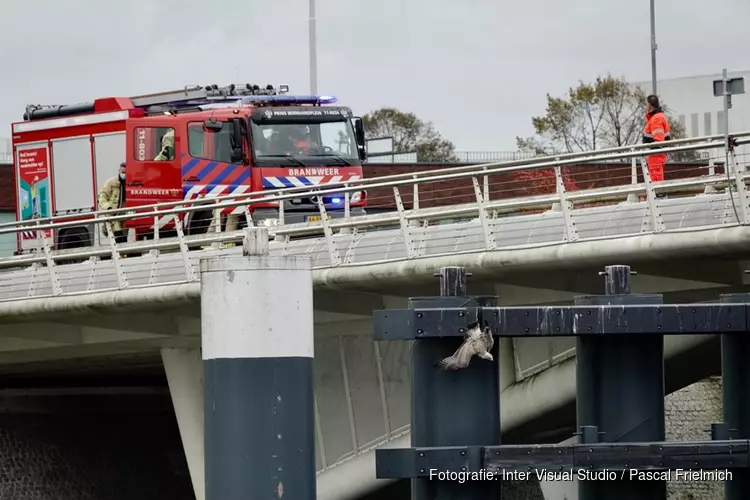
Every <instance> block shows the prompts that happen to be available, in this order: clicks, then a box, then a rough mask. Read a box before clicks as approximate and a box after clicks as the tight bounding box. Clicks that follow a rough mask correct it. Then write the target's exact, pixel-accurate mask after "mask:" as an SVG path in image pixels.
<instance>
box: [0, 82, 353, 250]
mask: <svg viewBox="0 0 750 500" xmlns="http://www.w3.org/2000/svg"><path fill="white" fill-rule="evenodd" d="M336 102H337V99H336V97H333V96H324V95H290V94H289V87H288V86H286V85H281V86H279V88H278V90H277V89H275V88H274V87H273V86H272V85H266V86H265V87H264V88H261V87H260V86H258V85H252V84H242V85H235V84H232V85H229V86H225V87H219V86H218V85H209V86H205V87H201V86H194V87H185V88H184V89H179V90H174V91H169V92H160V93H155V94H148V95H140V96H134V97H125V98H124V97H106V98H100V99H96V100H94V101H93V102H89V103H82V104H73V105H62V106H58V105H30V106H27V107H26V113H25V114H24V116H23V121H22V122H17V123H13V124H12V137H13V138H12V142H13V155H14V160H15V161H14V163H15V173H16V195H17V198H16V199H17V200H18V207H17V210H18V213H17V220H19V221H26V220H30V219H45V218H47V217H53V216H57V215H68V216H69V217H71V218H70V219H68V220H76V218H77V216H78V214H80V218H77V220H80V221H81V224H80V225H71V226H68V227H65V228H60V229H58V230H56V231H54V233H53V232H52V231H49V232H47V233H46V235H45V237H46V238H52V241H53V244H54V246H55V247H56V248H60V249H62V248H75V247H82V246H90V245H93V244H97V242H98V241H99V237H100V234H99V233H101V232H102V231H101V230H96V229H95V228H94V227H93V224H91V217H90V216H88V217H86V214H88V213H91V212H93V211H97V210H98V201H97V200H98V193H99V191H100V190H101V188H102V186H103V185H104V184H105V182H107V180H109V179H111V178H112V177H115V176H117V175H118V171H119V169H120V165H121V163H123V162H125V164H126V169H125V170H126V180H125V181H124V184H125V186H124V194H125V202H124V207H125V208H130V207H132V208H137V207H143V206H147V205H152V204H155V203H163V202H179V201H186V202H189V201H191V200H195V199H199V198H206V197H217V196H226V195H237V194H246V193H247V194H252V193H262V192H263V191H264V190H272V189H281V188H288V187H310V188H311V189H313V188H315V186H319V185H322V184H327V183H338V182H346V181H356V180H358V179H361V177H362V162H363V161H364V160H365V158H366V149H365V134H364V128H363V125H362V120H361V119H360V118H359V117H355V116H353V114H352V111H351V109H349V108H347V107H343V106H334V105H333V104H335V103H336ZM366 201H367V195H366V193H365V192H355V193H353V194H351V195H350V197H349V207H350V213H351V215H358V214H361V213H364V207H365V206H366ZM322 202H323V203H324V205H325V208H326V213H327V214H328V217H332V218H337V217H342V216H343V214H344V207H345V201H344V197H343V195H330V196H329V195H326V196H325V197H324V198H323V200H322ZM279 203H284V205H283V207H279ZM318 203H319V200H318V199H317V198H315V197H305V196H300V197H299V198H294V199H290V200H286V201H283V202H275V203H265V204H256V205H252V206H251V207H250V210H251V217H252V220H253V222H254V223H265V224H266V225H270V224H272V223H274V222H275V221H276V220H277V218H278V213H279V210H280V208H281V209H283V213H284V221H285V222H286V223H299V222H306V221H319V220H320V217H321V215H320V210H319V206H318ZM244 211H245V208H244V207H236V208H235V207H230V208H227V209H225V210H223V211H222V213H221V215H220V218H221V224H223V225H226V222H227V218H228V217H231V219H232V220H233V221H236V222H237V225H238V227H242V225H243V224H245V217H244V216H243V214H244ZM215 215H216V214H214V213H213V212H212V211H211V210H210V209H209V210H204V211H196V212H191V213H188V214H183V216H182V227H183V229H185V232H186V234H200V233H205V232H206V231H207V230H208V228H209V226H210V223H211V221H212V220H216V219H214V217H215ZM125 227H126V229H128V230H129V229H134V231H133V232H134V233H135V236H136V238H137V239H148V238H153V237H154V234H155V233H157V232H158V234H159V237H162V238H163V237H168V236H170V233H173V232H174V229H175V226H174V219H173V217H172V216H171V215H165V216H162V217H158V218H154V217H151V216H150V217H143V218H137V217H136V218H135V219H133V220H128V221H126V223H125ZM39 234H40V232H38V231H33V230H28V231H24V232H22V233H20V234H19V253H23V252H26V251H29V250H32V249H35V248H38V246H39V245H38V242H37V241H35V240H37V238H38V235H39Z"/></svg>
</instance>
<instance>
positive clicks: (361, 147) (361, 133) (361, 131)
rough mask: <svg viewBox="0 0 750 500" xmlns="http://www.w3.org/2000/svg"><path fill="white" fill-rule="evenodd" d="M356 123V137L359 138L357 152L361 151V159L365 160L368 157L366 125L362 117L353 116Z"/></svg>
mask: <svg viewBox="0 0 750 500" xmlns="http://www.w3.org/2000/svg"><path fill="white" fill-rule="evenodd" d="M352 122H353V123H354V137H355V139H356V140H357V152H358V153H359V159H360V160H362V161H365V160H366V159H367V146H366V145H365V144H366V143H365V126H364V124H363V123H362V118H360V117H358V116H357V117H354V118H352Z"/></svg>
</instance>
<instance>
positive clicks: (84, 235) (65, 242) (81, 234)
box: [57, 227, 91, 250]
mask: <svg viewBox="0 0 750 500" xmlns="http://www.w3.org/2000/svg"><path fill="white" fill-rule="evenodd" d="M89 246H91V235H90V234H89V231H88V229H86V228H85V227H73V228H70V229H62V230H60V232H59V233H58V235H57V249H58V250H65V249H67V248H80V247H89Z"/></svg>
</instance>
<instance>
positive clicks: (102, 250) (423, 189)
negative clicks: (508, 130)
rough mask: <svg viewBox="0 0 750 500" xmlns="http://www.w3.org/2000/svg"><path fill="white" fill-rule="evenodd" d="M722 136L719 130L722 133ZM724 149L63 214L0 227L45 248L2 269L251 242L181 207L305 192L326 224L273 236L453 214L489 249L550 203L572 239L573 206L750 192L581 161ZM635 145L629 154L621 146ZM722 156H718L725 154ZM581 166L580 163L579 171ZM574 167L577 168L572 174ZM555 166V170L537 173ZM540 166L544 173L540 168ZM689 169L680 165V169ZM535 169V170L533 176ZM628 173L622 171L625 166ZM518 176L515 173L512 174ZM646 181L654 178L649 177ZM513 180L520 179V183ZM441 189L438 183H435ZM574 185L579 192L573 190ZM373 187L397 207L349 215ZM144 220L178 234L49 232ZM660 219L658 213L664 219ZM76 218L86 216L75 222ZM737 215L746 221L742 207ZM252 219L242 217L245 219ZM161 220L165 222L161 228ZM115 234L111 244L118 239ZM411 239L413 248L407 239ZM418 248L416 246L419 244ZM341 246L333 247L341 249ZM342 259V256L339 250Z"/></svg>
mask: <svg viewBox="0 0 750 500" xmlns="http://www.w3.org/2000/svg"><path fill="white" fill-rule="evenodd" d="M738 136H739V137H740V138H739V139H737V143H738V144H745V143H750V132H748V133H744V134H738ZM716 137H719V136H716ZM722 146H723V142H722V141H720V140H716V139H714V137H713V136H712V137H708V138H699V139H686V140H682V141H674V145H670V146H669V147H666V146H664V145H663V143H662V144H660V145H658V146H657V147H650V148H647V147H642V146H634V147H630V148H617V151H616V152H614V153H606V152H605V153H600V152H594V153H588V154H572V155H561V156H560V157H559V158H556V159H547V158H543V159H542V160H541V161H536V162H533V163H529V162H526V161H524V162H510V164H502V163H501V164H487V165H476V166H462V167H456V168H450V169H446V170H440V171H427V172H417V173H411V174H401V175H394V176H388V177H381V178H375V179H364V180H362V181H357V182H352V183H339V184H335V185H325V186H323V187H321V188H319V189H314V190H310V189H302V188H290V189H282V190H274V191H270V192H263V193H258V194H253V195H249V196H248V195H247V194H245V195H233V196H225V197H220V198H214V199H203V200H197V201H191V202H189V203H185V202H173V203H163V204H158V205H152V206H147V207H139V208H138V209H136V210H133V209H130V210H128V209H120V210H112V211H107V212H96V213H91V214H85V215H81V214H70V215H65V216H57V217H53V218H48V219H36V220H31V221H23V222H15V223H6V224H0V235H4V234H5V235H7V234H11V233H18V232H24V233H25V234H26V235H27V236H28V235H29V233H33V235H36V236H37V238H36V239H37V240H38V241H39V243H40V244H39V246H38V247H37V248H36V250H37V252H36V253H32V254H27V255H20V256H14V257H12V258H5V259H0V268H1V267H9V266H18V265H30V264H33V263H44V264H47V265H48V264H49V261H55V260H58V259H60V260H65V261H71V260H80V259H86V258H89V257H92V256H99V257H103V256H108V255H110V254H113V253H119V252H120V251H122V252H126V253H128V252H130V253H132V252H133V251H141V252H142V251H149V250H160V251H163V250H169V249H180V250H182V247H183V246H184V247H185V248H184V251H187V247H188V246H191V245H194V244H198V245H205V244H219V243H226V242H235V243H236V242H238V241H239V240H240V239H241V234H242V233H241V232H240V231H229V232H221V231H220V227H219V226H218V225H217V226H216V227H215V228H214V231H212V232H210V233H207V234H203V235H192V236H188V235H185V234H184V231H183V230H182V221H180V220H179V216H180V215H181V214H189V213H192V212H195V211H196V210H207V209H208V210H213V211H216V210H220V209H223V208H230V207H233V208H236V207H241V208H242V210H243V213H244V219H245V220H244V223H245V224H248V225H253V224H254V221H253V218H252V210H251V207H252V205H253V204H256V203H268V202H279V201H281V200H289V199H293V198H295V197H300V196H301V195H302V194H305V195H308V196H317V197H318V201H319V203H318V208H319V211H320V221H319V222H314V223H311V222H307V223H301V224H284V213H283V210H282V211H281V212H280V213H279V217H278V219H270V220H267V221H265V222H266V224H268V225H271V226H274V227H272V228H271V234H272V235H273V237H275V238H276V239H280V238H282V239H283V238H286V239H289V238H296V237H305V236H307V237H310V236H316V235H317V236H322V237H323V238H325V239H326V241H327V244H328V246H329V247H331V246H332V241H331V238H332V237H333V232H334V231H339V232H343V233H347V232H351V231H353V230H363V229H370V230H372V229H376V228H383V227H391V228H398V229H400V230H401V232H402V233H403V234H404V238H405V241H406V240H407V239H408V234H407V233H408V232H409V231H408V230H409V228H410V227H413V226H414V225H415V224H417V225H421V226H425V224H430V223H439V222H441V221H445V220H451V219H466V218H472V217H475V218H478V219H479V220H480V222H481V224H482V226H483V233H484V237H485V239H486V241H487V242H488V244H487V249H492V248H495V246H496V245H494V244H492V243H491V242H490V240H491V239H492V238H491V235H490V234H489V232H490V230H489V228H488V221H489V219H490V218H491V217H494V218H497V217H498V216H503V215H507V214H509V213H513V212H520V213H522V214H526V215H528V214H531V213H538V212H539V211H540V210H547V209H550V208H551V207H559V209H560V210H561V211H562V213H563V216H564V218H565V220H566V226H567V229H566V238H567V241H575V240H577V239H578V238H577V236H576V235H575V234H574V232H575V231H574V229H573V227H572V226H571V224H572V220H570V217H571V214H570V212H571V210H573V208H583V207H586V206H593V205H596V204H602V203H611V202H613V201H617V200H622V199H623V198H624V197H625V198H627V197H628V196H633V195H636V196H637V195H641V196H643V197H644V200H645V201H647V203H648V206H649V209H650V210H651V211H652V212H653V213H654V214H656V213H657V212H658V210H657V209H656V196H657V192H659V193H679V192H685V191H686V190H687V191H692V192H695V191H701V190H704V189H706V188H707V187H715V188H718V189H722V188H724V187H726V186H727V185H734V186H736V189H738V190H739V192H740V196H741V199H743V200H744V199H745V198H746V193H745V191H746V189H745V184H744V182H739V183H738V182H737V179H744V177H743V175H744V174H743V173H742V172H741V169H735V170H736V172H735V173H734V174H732V175H733V177H730V176H729V173H728V172H725V173H724V174H721V173H717V170H722V168H721V166H719V167H717V166H716V163H715V162H714V161H713V160H712V159H709V160H708V161H707V162H706V164H705V165H704V166H702V167H696V166H695V165H693V166H691V168H692V170H694V171H695V170H696V169H697V170H698V171H699V172H700V173H703V175H702V176H700V177H691V178H682V179H675V180H668V181H664V182H660V183H651V182H650V180H646V181H645V182H635V181H637V180H638V179H637V174H638V172H637V170H641V172H642V173H644V172H645V173H647V169H646V168H645V167H644V166H643V165H642V166H641V168H640V169H637V168H636V165H635V163H633V166H632V169H631V172H629V173H630V175H629V176H628V177H629V178H628V179H625V178H612V179H608V183H609V184H615V185H608V186H605V187H601V188H593V189H580V188H577V185H578V184H586V182H585V179H581V178H580V176H579V177H578V178H576V172H575V170H576V168H578V169H580V168H581V167H580V164H581V163H592V162H602V161H605V160H613V159H620V160H622V159H633V160H636V159H638V158H641V157H642V155H643V152H644V151H646V152H651V151H653V150H655V149H659V150H660V152H664V153H676V152H682V151H697V150H704V151H705V150H707V149H714V150H716V149H718V148H721V147H722ZM623 149H625V150H626V151H621V150H623ZM717 156H718V155H717ZM571 167H576V168H571ZM565 169H567V170H568V171H567V172H566V171H565ZM543 170H546V171H547V173H548V174H549V175H541V176H540V175H536V174H539V173H541V172H542V171H543ZM535 173H536V174H535ZM678 173H679V172H678ZM529 174H532V175H531V176H529ZM621 174H622V172H621ZM508 175H513V176H515V177H511V178H507V176H508ZM502 176H506V178H505V179H504V180H503V181H501V182H491V181H492V179H493V178H498V177H502ZM644 178H645V177H644ZM461 181H464V182H466V181H468V182H470V184H469V185H464V186H459V184H460V182H461ZM439 183H442V184H443V185H445V184H448V185H449V186H450V187H449V188H448V191H449V192H448V193H444V194H445V196H439V195H437V194H436V192H435V189H434V186H435V184H439ZM511 184H513V186H511ZM532 184H533V185H534V189H536V190H537V191H542V192H544V194H532V195H527V196H514V197H508V196H506V194H507V191H513V192H514V194H515V193H517V192H519V191H520V192H521V193H523V192H524V191H530V190H531V189H530V187H531V185H532ZM430 186H432V187H433V189H431V190H430V189H429V187H430ZM403 187H408V188H411V193H409V194H406V193H405V195H403V196H402V195H401V192H400V188H403ZM571 187H572V188H573V189H571ZM364 189H366V190H368V192H371V191H374V190H377V189H380V190H383V189H390V190H392V192H393V200H394V203H393V204H394V205H395V206H396V210H395V212H392V213H382V214H374V215H363V216H351V214H350V212H349V206H348V205H349V204H348V196H347V195H348V194H351V193H353V192H355V191H361V190H364ZM457 190H463V196H464V197H465V195H466V192H467V191H468V192H470V193H471V194H472V197H473V199H474V200H473V201H472V202H471V203H459V204H453V203H455V198H457V197H458V195H457V193H456V191H457ZM427 193H430V194H431V195H432V198H433V201H434V200H435V199H438V200H439V201H440V203H432V205H433V206H431V207H427V208H422V207H421V206H420V199H421V198H424V197H425V195H426V194H427ZM333 194H336V195H342V196H344V198H345V199H346V201H347V202H345V207H344V210H343V213H341V214H340V215H343V217H341V218H337V219H333V220H329V217H330V216H331V212H330V211H329V210H327V209H326V207H325V206H324V205H323V203H322V201H321V198H322V197H323V195H333ZM409 196H410V199H409V200H408V201H409V205H410V206H409V207H408V208H407V204H405V203H404V201H405V200H404V199H405V198H408V197H409ZM376 202H377V200H370V206H373V205H376ZM735 208H738V209H739V211H742V210H745V211H746V204H744V203H739V205H738V207H735ZM133 217H137V218H139V219H143V218H146V217H153V218H155V220H156V219H161V218H172V219H173V221H175V222H176V225H177V231H176V232H177V234H176V237H173V238H160V235H159V231H158V229H157V230H155V231H154V233H153V234H152V235H146V236H147V237H149V236H150V237H151V238H153V239H147V240H145V241H138V242H129V243H122V244H120V243H117V242H116V241H114V238H108V237H107V238H106V239H104V240H103V243H104V245H102V244H99V245H95V246H93V247H84V248H76V249H73V250H56V249H54V248H53V246H52V241H51V238H49V230H59V229H62V228H70V227H77V226H81V225H82V224H91V225H95V226H103V227H107V226H109V227H112V226H113V225H114V224H117V223H121V222H122V221H125V220H127V219H130V218H133ZM654 217H655V216H654ZM745 217H746V215H742V218H741V220H745ZM71 218H76V220H70V219H71ZM737 218H738V219H740V214H739V212H738V214H737ZM240 225H242V221H240ZM659 226H660V223H659V222H658V220H656V219H655V220H654V227H655V228H657V230H658V227H659ZM157 227H158V226H157ZM42 232H47V234H48V237H46V238H41V237H39V236H41V234H43V233H42ZM96 232H97V233H100V232H101V233H104V234H106V235H111V233H110V232H108V230H101V229H100V230H98V231H96ZM110 240H111V241H110ZM407 246H408V245H407ZM412 250H413V249H412ZM333 253H335V252H332V254H333ZM413 253H414V252H413V251H410V252H409V254H410V257H413V256H414V255H413ZM332 257H333V256H332ZM331 264H332V265H341V264H342V262H341V259H337V258H332V262H331Z"/></svg>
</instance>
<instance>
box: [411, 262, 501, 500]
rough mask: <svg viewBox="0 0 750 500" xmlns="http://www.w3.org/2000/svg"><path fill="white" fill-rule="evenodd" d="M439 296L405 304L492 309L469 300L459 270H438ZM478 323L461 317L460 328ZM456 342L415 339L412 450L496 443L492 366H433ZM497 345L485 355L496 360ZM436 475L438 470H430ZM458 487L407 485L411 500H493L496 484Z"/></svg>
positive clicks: (482, 300)
mask: <svg viewBox="0 0 750 500" xmlns="http://www.w3.org/2000/svg"><path fill="white" fill-rule="evenodd" d="M438 276H439V279H440V297H416V298H411V299H409V307H410V308H412V309H413V308H418V307H461V306H468V307H472V306H474V307H477V306H480V307H481V306H484V307H492V306H495V305H497V299H496V298H495V297H469V296H467V295H468V293H467V292H468V286H467V273H466V270H465V269H464V268H461V267H445V268H442V269H441V270H440V273H439V275H438ZM477 319H479V320H480V323H481V318H476V317H471V318H466V322H465V323H466V324H467V325H468V324H469V323H470V322H471V321H474V320H477ZM462 342H463V339H462V338H461V337H442V338H441V337H436V338H425V339H420V338H417V339H415V340H414V344H413V346H412V406H411V408H412V409H411V412H412V420H411V441H412V446H413V447H416V448H419V447H446V446H491V445H499V444H500V381H499V375H498V365H497V361H495V362H489V361H486V360H483V359H477V358H476V357H475V358H474V359H472V360H471V362H470V364H469V366H467V367H466V368H463V369H460V370H456V371H443V370H441V369H439V368H438V367H436V366H435V365H436V363H437V362H439V361H440V360H442V359H444V358H446V357H448V356H451V355H453V353H455V352H456V350H457V349H458V348H459V347H460V346H461V343H462ZM498 345H499V342H496V343H495V346H494V348H493V352H492V353H491V354H492V355H493V357H494V358H495V360H497V359H498ZM435 472H438V471H435ZM440 472H442V471H440ZM470 483H471V484H468V485H467V483H464V484H460V483H459V482H458V481H456V480H455V479H453V480H442V481H441V480H437V479H436V478H435V477H429V476H428V477H426V478H417V479H414V480H413V481H412V498H413V499H414V500H432V499H434V498H451V499H466V500H484V499H491V498H499V491H500V486H499V482H487V481H471V482H470Z"/></svg>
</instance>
